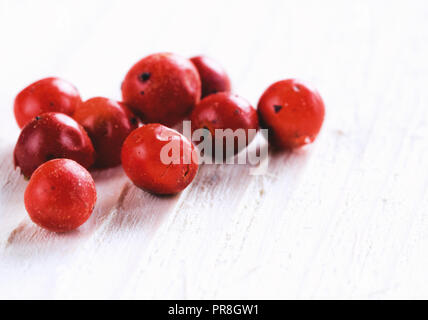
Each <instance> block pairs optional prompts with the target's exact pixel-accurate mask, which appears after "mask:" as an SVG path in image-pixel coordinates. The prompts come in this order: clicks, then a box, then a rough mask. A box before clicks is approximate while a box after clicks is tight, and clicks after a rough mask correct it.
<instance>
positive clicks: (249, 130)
mask: <svg viewBox="0 0 428 320" xmlns="http://www.w3.org/2000/svg"><path fill="white" fill-rule="evenodd" d="M191 123H192V131H193V132H194V131H195V130H197V129H207V130H209V131H210V134H211V137H212V141H213V149H212V151H213V152H212V153H213V155H214V156H216V157H217V156H218V154H216V153H215V151H214V147H215V140H216V139H217V140H218V139H221V140H222V142H221V143H222V144H223V151H222V154H223V157H225V156H227V155H228V154H232V155H233V154H236V153H238V152H239V151H241V149H242V148H244V147H246V146H247V145H248V144H249V143H250V142H251V141H252V140H253V138H254V136H255V134H256V132H257V130H258V129H259V121H258V118H257V111H256V110H255V109H254V108H253V107H252V106H251V105H250V103H249V102H248V101H247V100H245V99H244V98H241V97H240V96H238V95H236V94H233V93H230V92H220V93H216V94H212V95H209V96H208V97H206V98H204V99H202V100H201V102H200V103H199V104H198V105H197V106H196V107H195V109H194V110H193V112H192V115H191ZM216 129H222V130H227V129H231V130H228V131H224V136H222V137H219V136H216ZM239 129H243V130H241V131H243V132H244V135H245V136H244V139H245V140H243V141H244V142H245V143H244V144H242V145H241V146H239V143H238V142H239V140H238V136H236V137H234V136H233V135H234V134H238V133H239V131H237V130H239ZM231 139H233V141H234V143H233V144H230V145H228V144H227V141H228V140H231ZM231 148H233V150H231Z"/></svg>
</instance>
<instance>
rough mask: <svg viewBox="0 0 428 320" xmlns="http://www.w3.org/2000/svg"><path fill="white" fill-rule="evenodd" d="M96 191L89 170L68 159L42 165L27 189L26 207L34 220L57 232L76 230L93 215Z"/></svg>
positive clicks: (32, 177)
mask: <svg viewBox="0 0 428 320" xmlns="http://www.w3.org/2000/svg"><path fill="white" fill-rule="evenodd" d="M96 200H97V193H96V190H95V183H94V180H92V177H91V175H90V174H89V172H88V171H87V170H86V169H85V168H83V167H82V166H81V165H79V164H78V163H77V162H75V161H73V160H69V159H54V160H51V161H48V162H46V163H44V164H42V165H41V166H40V167H39V168H38V169H37V170H36V171H35V172H34V174H33V175H32V176H31V179H30V182H29V183H28V186H27V189H26V190H25V195H24V201H25V208H26V209H27V212H28V214H29V215H30V218H31V220H33V222H34V223H36V224H38V225H39V226H40V227H42V228H45V229H48V230H50V231H55V232H65V231H70V230H73V229H76V228H77V227H79V226H80V225H82V224H83V223H84V222H85V221H86V220H88V218H89V217H90V215H91V213H92V211H93V209H94V206H95V202H96Z"/></svg>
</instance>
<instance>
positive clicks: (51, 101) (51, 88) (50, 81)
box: [14, 78, 81, 128]
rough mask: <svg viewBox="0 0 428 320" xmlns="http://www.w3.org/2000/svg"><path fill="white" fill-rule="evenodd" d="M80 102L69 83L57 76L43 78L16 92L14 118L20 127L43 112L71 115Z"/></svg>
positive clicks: (77, 94)
mask: <svg viewBox="0 0 428 320" xmlns="http://www.w3.org/2000/svg"><path fill="white" fill-rule="evenodd" d="M80 103H81V99H80V95H79V92H78V91H77V89H76V88H75V87H74V86H73V85H72V84H71V83H69V82H67V81H65V80H62V79H59V78H45V79H42V80H39V81H37V82H34V83H33V84H30V85H29V86H28V87H26V88H25V89H23V90H22V91H21V92H20V93H18V95H17V96H16V98H15V105H14V112H15V119H16V122H17V123H18V125H19V127H20V128H22V127H23V126H25V125H26V124H27V123H28V122H30V121H31V120H33V119H34V118H35V117H36V116H38V115H40V114H42V113H45V112H61V113H65V114H68V115H70V116H71V115H72V114H73V112H74V110H75V109H76V107H77V106H78V105H79V104H80Z"/></svg>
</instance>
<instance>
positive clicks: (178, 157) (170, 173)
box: [122, 123, 198, 194]
mask: <svg viewBox="0 0 428 320" xmlns="http://www.w3.org/2000/svg"><path fill="white" fill-rule="evenodd" d="M122 166H123V169H124V170H125V172H126V174H127V175H128V177H129V178H130V179H131V180H132V182H133V183H134V184H135V185H136V186H137V187H139V188H142V189H145V190H147V191H150V192H152V193H156V194H174V193H177V192H180V191H181V190H183V189H184V188H186V187H187V186H188V185H189V184H190V183H191V182H192V180H193V178H194V177H195V175H196V173H197V171H198V160H197V155H196V152H195V149H194V147H193V144H192V143H191V142H190V141H189V140H188V139H187V138H186V137H184V136H183V135H181V134H180V133H178V132H177V131H175V130H173V129H170V128H167V127H165V126H163V125H161V124H157V123H152V124H148V125H145V126H142V127H140V128H138V129H136V130H134V131H133V132H132V133H131V134H130V135H129V136H128V138H126V140H125V142H124V144H123V147H122Z"/></svg>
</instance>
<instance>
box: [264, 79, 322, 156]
mask: <svg viewBox="0 0 428 320" xmlns="http://www.w3.org/2000/svg"><path fill="white" fill-rule="evenodd" d="M324 112H325V110H324V102H323V101H322V99H321V96H320V95H319V93H318V92H317V91H315V90H313V89H311V88H309V87H308V86H307V85H305V84H304V83H302V82H300V81H298V80H294V79H289V80H282V81H278V82H276V83H274V84H272V85H271V86H270V87H269V88H267V89H266V91H265V92H264V93H263V95H262V97H261V98H260V101H259V104H258V113H259V117H260V122H261V124H262V126H263V127H264V128H267V129H269V141H270V142H271V143H272V144H273V145H275V146H277V147H279V148H297V147H300V146H302V145H305V144H307V143H311V142H312V141H314V140H315V138H316V137H317V135H318V133H319V131H320V129H321V126H322V123H323V121H324Z"/></svg>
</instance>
